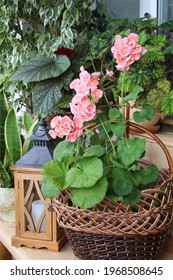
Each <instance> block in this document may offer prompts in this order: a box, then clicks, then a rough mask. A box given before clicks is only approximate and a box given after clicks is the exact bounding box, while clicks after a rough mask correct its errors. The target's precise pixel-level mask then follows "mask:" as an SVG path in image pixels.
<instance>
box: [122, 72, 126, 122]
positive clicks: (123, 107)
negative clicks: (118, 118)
mask: <svg viewBox="0 0 173 280" xmlns="http://www.w3.org/2000/svg"><path fill="white" fill-rule="evenodd" d="M125 75H126V71H123V77H122V85H121V99H122V100H121V101H122V115H123V116H124V118H125V104H124V102H123V98H124V80H125Z"/></svg>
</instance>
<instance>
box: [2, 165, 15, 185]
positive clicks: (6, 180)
mask: <svg viewBox="0 0 173 280" xmlns="http://www.w3.org/2000/svg"><path fill="white" fill-rule="evenodd" d="M0 179H1V181H2V187H3V188H10V187H12V185H13V179H12V178H11V177H10V175H9V173H8V172H7V170H6V169H5V167H4V165H3V164H2V162H1V161H0Z"/></svg>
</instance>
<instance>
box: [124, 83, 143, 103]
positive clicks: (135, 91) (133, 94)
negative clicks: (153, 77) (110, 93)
mask: <svg viewBox="0 0 173 280" xmlns="http://www.w3.org/2000/svg"><path fill="white" fill-rule="evenodd" d="M141 91H144V89H143V88H142V87H140V86H135V87H134V89H133V91H132V92H130V93H129V94H128V95H127V96H126V97H124V98H123V100H122V101H123V103H126V102H128V101H131V100H136V98H137V96H138V94H139V93H140V92H141Z"/></svg>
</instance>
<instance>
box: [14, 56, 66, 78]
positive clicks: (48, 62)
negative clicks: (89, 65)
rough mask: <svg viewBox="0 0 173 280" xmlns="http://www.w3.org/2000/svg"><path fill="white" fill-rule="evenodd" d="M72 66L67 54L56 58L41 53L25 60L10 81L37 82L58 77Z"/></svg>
mask: <svg viewBox="0 0 173 280" xmlns="http://www.w3.org/2000/svg"><path fill="white" fill-rule="evenodd" d="M69 66H70V60H69V58H68V57H67V56H66V55H58V56H56V57H54V58H51V57H48V56H46V55H39V56H36V57H34V58H32V59H31V60H30V61H27V62H25V63H24V64H23V65H22V66H21V68H20V69H19V70H17V71H16V72H15V73H14V75H13V76H12V77H11V78H10V81H25V82H35V81H42V80H46V79H49V78H53V77H57V76H59V75H61V74H62V73H64V72H65V71H66V70H67V69H68V68H69Z"/></svg>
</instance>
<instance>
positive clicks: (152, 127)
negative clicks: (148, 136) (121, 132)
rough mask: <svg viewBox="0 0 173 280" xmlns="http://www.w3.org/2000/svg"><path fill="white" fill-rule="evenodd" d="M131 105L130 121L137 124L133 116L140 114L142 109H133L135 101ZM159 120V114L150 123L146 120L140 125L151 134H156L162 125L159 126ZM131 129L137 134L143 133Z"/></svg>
mask: <svg viewBox="0 0 173 280" xmlns="http://www.w3.org/2000/svg"><path fill="white" fill-rule="evenodd" d="M129 104H130V116H129V119H130V121H131V122H134V123H136V122H135V121H134V119H133V114H134V112H140V111H141V108H140V107H138V108H135V107H133V106H134V101H130V102H129ZM159 120H160V115H159V114H158V113H155V114H154V117H153V118H152V119H151V120H150V121H148V120H145V121H143V122H141V123H139V125H140V126H142V127H144V128H146V129H147V130H148V131H150V132H156V131H157V130H159V129H160V125H158V122H159ZM131 129H132V130H135V131H137V132H141V131H140V130H138V129H135V128H131Z"/></svg>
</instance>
